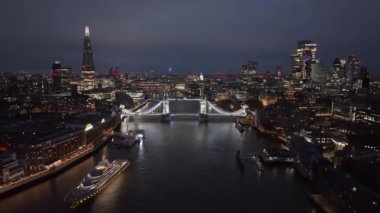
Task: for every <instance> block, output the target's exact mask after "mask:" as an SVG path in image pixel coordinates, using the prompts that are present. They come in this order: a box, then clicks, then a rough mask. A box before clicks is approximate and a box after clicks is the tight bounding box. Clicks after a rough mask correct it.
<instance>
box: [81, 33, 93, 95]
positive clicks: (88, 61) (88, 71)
mask: <svg viewBox="0 0 380 213" xmlns="http://www.w3.org/2000/svg"><path fill="white" fill-rule="evenodd" d="M95 86H96V72H95V65H94V57H93V53H92V47H91V40H90V29H89V27H88V26H86V28H85V37H84V47H83V61H82V90H90V89H94V88H95Z"/></svg>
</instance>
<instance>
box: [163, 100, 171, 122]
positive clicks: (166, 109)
mask: <svg viewBox="0 0 380 213" xmlns="http://www.w3.org/2000/svg"><path fill="white" fill-rule="evenodd" d="M161 120H162V121H164V122H169V121H170V120H171V115H170V109H169V97H168V95H167V94H165V95H164V99H163V100H162V115H161Z"/></svg>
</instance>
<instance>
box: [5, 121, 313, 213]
mask: <svg viewBox="0 0 380 213" xmlns="http://www.w3.org/2000/svg"><path fill="white" fill-rule="evenodd" d="M127 126H128V128H129V129H135V128H138V129H144V130H145V133H146V140H145V141H143V142H142V143H140V144H136V145H135V146H134V147H132V148H131V149H117V148H116V147H115V146H113V145H112V144H109V145H107V146H105V147H104V148H102V149H101V150H99V151H98V152H97V153H96V154H94V155H93V156H91V157H89V158H88V159H86V160H84V161H82V162H81V163H79V164H78V165H76V166H74V167H72V168H70V169H69V170H67V171H65V172H64V173H62V174H60V175H58V176H56V177H53V178H51V179H49V180H47V181H45V182H43V183H41V184H38V185H35V186H32V187H30V188H28V189H26V190H24V191H21V192H19V193H17V194H14V195H11V196H9V197H7V198H3V199H2V200H1V201H0V212H72V211H74V212H75V211H81V212H99V213H101V212H229V213H231V212H310V211H311V210H312V209H311V206H310V203H309V201H308V198H307V195H308V186H307V184H306V183H305V182H304V181H302V180H301V179H300V178H298V176H297V174H296V173H295V172H294V171H293V169H292V168H289V167H265V169H264V171H262V172H261V173H259V172H258V171H257V170H256V167H255V166H254V165H253V164H251V163H250V162H249V161H248V160H243V161H244V164H245V166H244V170H241V169H239V168H238V167H237V164H236V160H235V153H236V151H237V150H241V152H242V156H244V155H245V154H250V153H254V152H257V151H259V150H261V149H262V148H263V147H278V146H279V144H278V142H276V141H273V140H272V139H271V138H267V137H258V136H257V135H256V133H255V131H251V130H250V131H247V132H245V133H243V134H241V133H240V132H239V131H238V130H237V129H236V128H235V127H234V125H233V123H232V122H231V121H220V122H217V121H214V122H209V123H199V122H198V121H196V120H175V121H172V122H171V123H161V122H159V121H158V120H157V119H134V120H130V121H129V122H128V123H127V122H124V123H123V124H122V127H121V129H122V131H127ZM104 156H107V157H108V158H109V159H110V160H113V159H125V158H126V159H128V160H130V161H131V166H130V168H128V169H127V170H126V172H125V173H123V174H122V175H121V176H119V178H118V179H117V180H116V181H115V182H113V184H111V185H110V186H109V187H108V188H106V189H105V190H104V191H103V192H102V193H101V194H99V195H98V196H97V197H96V198H95V199H94V200H93V201H90V202H88V203H86V204H85V205H83V206H82V207H80V208H79V209H75V210H71V209H68V208H67V207H66V206H65V205H64V203H63V198H64V196H65V194H66V193H68V192H69V191H70V190H71V189H72V188H73V187H75V186H76V185H77V184H78V183H79V182H80V181H81V179H82V178H83V177H84V176H85V175H86V173H87V172H88V171H89V170H90V169H91V168H92V167H93V166H94V165H95V164H96V162H97V161H98V160H100V159H102V157H104Z"/></svg>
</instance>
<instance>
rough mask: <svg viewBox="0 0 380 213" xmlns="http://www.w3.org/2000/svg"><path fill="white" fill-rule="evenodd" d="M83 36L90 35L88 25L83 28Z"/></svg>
mask: <svg viewBox="0 0 380 213" xmlns="http://www.w3.org/2000/svg"><path fill="white" fill-rule="evenodd" d="M84 36H86V37H90V28H89V27H88V26H86V27H85V28H84Z"/></svg>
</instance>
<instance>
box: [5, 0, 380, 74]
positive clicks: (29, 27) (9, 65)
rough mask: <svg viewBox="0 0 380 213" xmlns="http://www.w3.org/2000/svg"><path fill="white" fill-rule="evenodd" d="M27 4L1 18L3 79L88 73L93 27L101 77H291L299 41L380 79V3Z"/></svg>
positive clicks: (9, 6) (327, 59) (328, 59)
mask: <svg viewBox="0 0 380 213" xmlns="http://www.w3.org/2000/svg"><path fill="white" fill-rule="evenodd" d="M23 4H24V5H25V7H19V6H18V4H17V5H16V3H6V4H5V6H4V7H2V9H1V10H2V11H1V12H2V14H3V15H4V17H6V18H4V19H2V20H1V21H0V23H1V25H2V26H3V30H2V32H1V33H0V44H1V46H2V47H3V48H2V49H1V50H0V56H1V57H2V59H3V60H2V61H1V62H0V71H22V70H29V71H32V72H48V71H50V64H51V63H52V62H53V61H54V60H60V61H63V62H64V63H65V64H68V65H71V66H72V68H73V73H79V71H80V67H81V55H82V46H83V44H82V42H83V38H82V37H83V27H84V26H87V25H88V26H90V28H91V31H92V33H91V35H92V36H91V37H92V38H91V39H92V43H93V44H92V45H93V51H94V55H95V56H94V57H95V60H96V66H97V70H98V71H99V73H103V72H106V71H107V70H108V68H110V67H114V66H119V67H121V70H123V71H127V72H128V71H150V70H155V71H165V70H169V68H172V69H173V70H174V71H178V72H183V73H184V72H187V71H198V72H203V73H205V74H211V73H215V72H218V71H227V73H233V72H235V73H236V72H238V71H240V66H241V64H243V63H245V62H246V61H247V60H257V61H258V62H259V70H260V71H266V70H270V71H273V70H274V68H275V66H276V63H281V64H282V67H283V70H284V71H285V72H287V73H289V70H290V64H289V62H290V55H291V54H292V53H293V52H294V50H295V49H296V47H297V46H296V45H297V41H298V40H304V39H310V40H312V41H313V42H315V43H317V44H318V52H317V57H318V58H320V59H321V60H322V62H323V63H324V64H325V65H326V68H327V69H329V68H330V67H331V65H332V62H333V61H334V59H335V58H336V57H342V58H347V56H348V55H350V54H354V55H355V56H357V57H358V58H359V59H360V60H361V61H362V65H363V66H367V67H368V70H369V71H370V72H371V73H372V74H373V75H379V74H380V70H379V69H378V65H376V62H377V60H376V50H377V49H378V48H380V42H379V41H378V39H376V38H377V37H379V35H380V32H379V30H377V29H375V28H374V27H373V26H375V23H376V22H377V21H378V20H379V18H380V15H379V14H377V13H376V8H377V7H376V6H379V5H380V3H378V2H369V1H366V2H365V3H364V4H363V2H360V3H359V2H358V1H334V2H329V1H322V2H319V1H318V2H315V1H310V2H303V1H302V2H298V1H283V2H281V3H275V2H274V1H266V2H260V1H254V2H248V1H239V2H228V1H209V2H207V3H204V2H201V1H192V2H191V3H186V4H184V3H178V2H175V1H163V2H160V3H156V2H151V1H143V2H138V3H130V2H121V1H112V2H111V3H107V4H105V3H104V2H100V1H95V2H91V3H90V2H75V5H76V7H74V8H73V7H72V6H71V5H72V4H70V1H68V2H62V3H53V2H49V1H46V2H41V4H38V5H37V4H35V3H30V2H27V1H25V2H24V3H23ZM153 8H154V9H153ZM213 8H218V9H217V10H215V9H213ZM16 12H17V13H16ZM65 12H67V15H62V16H61V15H57V14H65ZM19 14H24V15H23V16H20V15H19ZM69 14H70V15H69ZM71 14H72V15H71ZM46 17H49V18H46ZM9 20H12V21H9ZM15 26H18V27H15ZM279 38H281V39H279Z"/></svg>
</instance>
